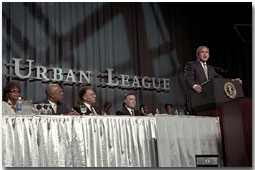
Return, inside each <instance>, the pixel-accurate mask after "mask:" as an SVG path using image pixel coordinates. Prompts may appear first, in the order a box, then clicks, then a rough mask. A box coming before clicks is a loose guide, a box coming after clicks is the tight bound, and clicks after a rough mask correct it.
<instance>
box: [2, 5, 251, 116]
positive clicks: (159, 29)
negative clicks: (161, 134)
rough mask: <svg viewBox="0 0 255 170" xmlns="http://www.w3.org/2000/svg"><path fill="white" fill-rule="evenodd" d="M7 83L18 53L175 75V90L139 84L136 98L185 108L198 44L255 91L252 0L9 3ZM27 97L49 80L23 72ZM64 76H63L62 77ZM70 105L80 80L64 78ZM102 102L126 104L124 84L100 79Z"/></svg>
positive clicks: (55, 63)
mask: <svg viewBox="0 0 255 170" xmlns="http://www.w3.org/2000/svg"><path fill="white" fill-rule="evenodd" d="M2 8H3V13H2V18H3V31H2V35H3V37H2V40H3V45H2V47H3V51H2V60H3V69H2V71H3V75H4V76H3V80H2V81H3V84H2V85H3V87H4V86H5V84H6V82H7V81H10V80H11V79H13V78H10V76H9V75H8V74H9V73H10V71H11V70H10V67H7V66H6V64H8V63H13V60H12V58H22V59H23V61H25V59H33V60H35V65H43V66H47V67H59V68H63V69H73V70H84V71H87V70H90V71H98V72H104V71H106V68H113V69H114V73H116V74H128V75H138V76H149V77H165V78H170V80H171V82H170V87H171V89H170V91H169V92H156V91H146V90H134V92H135V94H136V96H137V106H139V105H140V104H142V103H144V104H147V105H149V108H150V110H152V111H154V110H155V109H156V108H157V107H158V108H160V110H161V112H163V111H164V110H163V107H164V103H173V105H174V107H175V108H178V109H180V108H183V104H184V102H185V101H186V98H187V87H186V85H185V83H184V81H183V70H184V67H185V64H186V62H187V61H190V60H195V59H196V55H195V51H196V48H197V47H198V46H200V45H206V46H208V47H209V48H210V54H211V56H210V59H209V62H208V63H209V64H210V65H213V66H216V67H218V68H220V69H221V70H223V71H224V72H223V74H224V76H225V77H227V78H236V77H240V78H241V79H242V80H243V90H244V93H245V96H247V97H251V96H252V43H251V37H252V36H251V34H252V31H251V24H252V3H3V5H2ZM14 80H15V81H18V82H19V83H20V84H21V87H22V93H21V95H22V96H24V97H25V99H32V100H33V101H42V100H43V99H44V98H45V94H44V89H45V88H46V87H47V85H48V84H49V83H50V82H42V81H30V80H18V79H15V78H14ZM59 83H62V82H59ZM62 85H63V89H64V93H65V99H64V101H65V102H66V103H68V104H69V105H70V106H74V105H76V104H78V103H79V99H78V89H79V87H80V86H81V84H74V85H68V84H65V83H62ZM94 88H95V91H96V93H97V105H99V107H102V105H103V104H104V102H105V101H111V102H113V104H114V106H113V110H114V111H116V110H117V109H120V108H121V105H122V98H123V95H124V93H125V92H128V91H132V90H128V89H119V88H114V89H112V88H102V87H97V86H94Z"/></svg>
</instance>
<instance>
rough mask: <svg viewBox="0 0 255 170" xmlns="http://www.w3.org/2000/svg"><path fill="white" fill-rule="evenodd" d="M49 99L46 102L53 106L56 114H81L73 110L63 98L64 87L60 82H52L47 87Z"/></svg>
mask: <svg viewBox="0 0 255 170" xmlns="http://www.w3.org/2000/svg"><path fill="white" fill-rule="evenodd" d="M45 92H46V96H47V99H46V100H45V101H44V103H49V104H50V105H51V107H52V110H53V112H52V113H53V114H55V115H61V114H66V115H79V113H77V112H76V111H74V110H72V111H71V109H70V108H69V107H68V106H67V105H66V104H65V103H64V102H62V101H61V100H62V99H63V97H64V93H63V90H62V88H61V87H60V86H59V85H58V84H50V85H48V87H47V89H46V91H45Z"/></svg>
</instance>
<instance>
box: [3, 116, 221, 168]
mask: <svg viewBox="0 0 255 170" xmlns="http://www.w3.org/2000/svg"><path fill="white" fill-rule="evenodd" d="M217 121H218V119H217V118H210V117H192V116H189V117H188V116H164V117H145V116H143V117H138V116H137V117H131V116H62V115H61V116H46V115H37V116H20V115H19V116H15V115H3V116H2V145H3V147H2V148H3V151H2V152H3V154H2V156H3V166H4V167H157V166H160V167H164V166H171V167H173V166H174V167H182V166H187V167H194V166H195V155H196V154H208V153H209V154H210V153H213V154H217V155H220V156H221V147H220V146H221V139H220V131H219V124H218V123H217ZM156 141H157V142H156ZM183 159H184V160H183Z"/></svg>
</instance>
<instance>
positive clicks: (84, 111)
mask: <svg viewBox="0 0 255 170" xmlns="http://www.w3.org/2000/svg"><path fill="white" fill-rule="evenodd" d="M80 110H81V113H82V114H83V115H84V114H85V113H86V112H87V106H86V105H84V104H81V105H80Z"/></svg>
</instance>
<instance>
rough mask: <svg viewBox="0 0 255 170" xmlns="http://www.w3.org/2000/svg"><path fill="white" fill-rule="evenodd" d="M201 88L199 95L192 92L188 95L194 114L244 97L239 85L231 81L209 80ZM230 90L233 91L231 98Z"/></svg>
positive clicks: (221, 79)
mask: <svg viewBox="0 0 255 170" xmlns="http://www.w3.org/2000/svg"><path fill="white" fill-rule="evenodd" d="M202 88H203V90H202V92H201V93H197V92H195V91H192V92H191V94H190V97H191V99H190V100H191V107H192V108H193V109H194V110H195V111H196V112H200V111H207V110H213V109H217V108H221V106H222V104H223V103H226V102H228V101H231V100H233V99H237V98H240V97H244V94H243V89H242V87H241V85H240V84H239V83H238V81H232V80H231V79H223V78H217V79H211V80H209V81H207V82H205V83H203V84H202ZM230 88H232V89H230ZM229 89H230V90H229ZM231 90H233V91H232V93H233V95H232V96H231V93H230V91H231ZM226 93H227V94H226ZM234 93H235V94H234ZM228 95H229V96H228Z"/></svg>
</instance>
